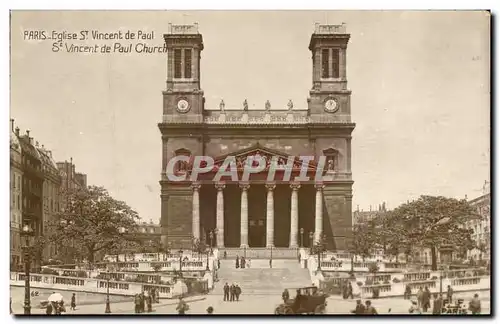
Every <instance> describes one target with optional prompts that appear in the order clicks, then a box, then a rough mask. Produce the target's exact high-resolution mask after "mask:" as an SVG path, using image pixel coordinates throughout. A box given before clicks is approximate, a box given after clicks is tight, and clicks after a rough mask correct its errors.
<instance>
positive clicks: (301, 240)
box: [300, 227, 304, 248]
mask: <svg viewBox="0 0 500 324" xmlns="http://www.w3.org/2000/svg"><path fill="white" fill-rule="evenodd" d="M300 247H301V248H302V247H304V228H303V227H301V228H300Z"/></svg>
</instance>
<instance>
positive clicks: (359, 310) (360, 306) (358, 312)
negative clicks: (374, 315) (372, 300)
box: [351, 299, 366, 315]
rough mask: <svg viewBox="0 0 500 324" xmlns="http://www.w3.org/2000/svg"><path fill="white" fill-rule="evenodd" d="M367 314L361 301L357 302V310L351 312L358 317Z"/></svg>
mask: <svg viewBox="0 0 500 324" xmlns="http://www.w3.org/2000/svg"><path fill="white" fill-rule="evenodd" d="M365 312H366V307H365V305H363V303H362V302H361V299H358V300H356V308H355V309H354V310H353V311H351V313H353V314H356V315H363V314H365Z"/></svg>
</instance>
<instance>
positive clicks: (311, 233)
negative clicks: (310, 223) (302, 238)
mask: <svg viewBox="0 0 500 324" xmlns="http://www.w3.org/2000/svg"><path fill="white" fill-rule="evenodd" d="M313 245H314V244H313V232H312V231H311V232H309V254H313Z"/></svg>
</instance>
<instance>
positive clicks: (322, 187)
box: [314, 182, 325, 191]
mask: <svg viewBox="0 0 500 324" xmlns="http://www.w3.org/2000/svg"><path fill="white" fill-rule="evenodd" d="M314 188H316V190H318V191H321V190H323V189H325V185H324V184H323V183H322V182H316V183H315V184H314Z"/></svg>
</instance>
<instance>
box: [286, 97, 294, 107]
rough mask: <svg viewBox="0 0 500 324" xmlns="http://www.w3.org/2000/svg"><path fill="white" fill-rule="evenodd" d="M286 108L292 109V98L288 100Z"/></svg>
mask: <svg viewBox="0 0 500 324" xmlns="http://www.w3.org/2000/svg"><path fill="white" fill-rule="evenodd" d="M287 106H288V109H292V108H293V102H292V99H290V100H288V104H287Z"/></svg>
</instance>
